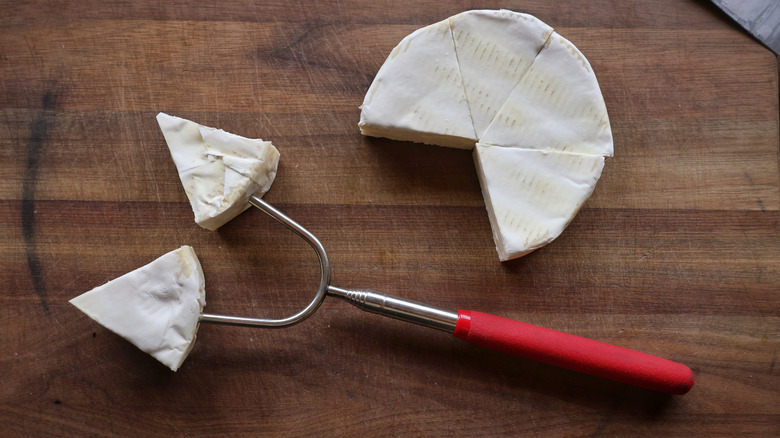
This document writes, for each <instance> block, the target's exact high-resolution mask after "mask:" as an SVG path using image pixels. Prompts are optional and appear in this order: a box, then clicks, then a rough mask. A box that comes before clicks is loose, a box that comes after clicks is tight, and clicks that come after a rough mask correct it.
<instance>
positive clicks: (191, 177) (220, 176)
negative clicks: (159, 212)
mask: <svg viewBox="0 0 780 438" xmlns="http://www.w3.org/2000/svg"><path fill="white" fill-rule="evenodd" d="M157 122H158V123H159V125H160V129H161V130H162V133H163V136H164V137H165V141H166V143H168V149H170V151H171V157H172V158H173V162H174V163H175V164H176V169H177V170H178V172H179V179H180V180H181V183H182V185H183V186H184V191H185V192H186V193H187V198H188V199H189V201H190V205H191V206H192V211H193V212H194V213H195V222H196V223H197V224H198V225H200V226H202V227H203V228H206V229H208V230H212V231H213V230H216V229H217V228H219V227H221V226H222V225H224V224H225V223H226V222H228V221H230V220H231V219H233V218H234V217H236V216H237V215H238V214H239V213H241V212H242V211H244V210H246V209H247V208H248V207H249V197H250V196H251V195H255V196H262V195H263V194H265V192H267V191H268V189H270V188H271V184H272V183H273V181H274V178H276V170H277V167H278V165H279V151H277V150H276V148H275V147H274V146H273V145H272V144H271V142H269V141H263V140H259V139H250V138H245V137H241V136H238V135H235V134H231V133H229V132H225V131H223V130H221V129H215V128H210V127H207V126H203V125H199V124H197V123H195V122H191V121H189V120H186V119H182V118H179V117H174V116H170V115H168V114H165V113H159V114H158V115H157Z"/></svg>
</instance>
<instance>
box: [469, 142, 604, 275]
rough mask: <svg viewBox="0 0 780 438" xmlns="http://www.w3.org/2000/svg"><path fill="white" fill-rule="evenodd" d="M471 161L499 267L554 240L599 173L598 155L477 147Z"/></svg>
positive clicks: (579, 205) (601, 163)
mask: <svg viewBox="0 0 780 438" xmlns="http://www.w3.org/2000/svg"><path fill="white" fill-rule="evenodd" d="M474 161H475V163H476V166H477V175H478V176H479V180H480V185H481V187H482V195H483V197H484V198H485V206H486V208H487V211H488V217H489V219H490V225H491V228H492V230H493V240H494V241H495V244H496V250H497V252H498V256H499V259H500V260H501V261H506V260H511V259H514V258H517V257H521V256H523V255H525V254H528V253H529V252H531V251H533V250H535V249H538V248H541V247H542V246H544V245H546V244H548V243H550V242H551V241H552V240H553V239H555V238H556V237H558V236H559V235H560V234H561V233H562V232H563V230H564V229H565V228H566V226H568V225H569V222H571V220H572V219H573V218H574V216H575V215H576V214H577V212H578V211H579V210H580V208H581V207H582V205H583V204H584V203H585V201H586V200H587V199H588V197H590V195H591V193H592V192H593V189H594V188H595V186H596V182H597V181H598V180H599V177H600V176H601V171H602V169H603V168H604V157H602V156H600V155H589V154H573V153H566V152H559V151H553V150H538V149H521V148H509V147H502V146H493V145H486V144H482V143H477V146H476V148H475V149H474Z"/></svg>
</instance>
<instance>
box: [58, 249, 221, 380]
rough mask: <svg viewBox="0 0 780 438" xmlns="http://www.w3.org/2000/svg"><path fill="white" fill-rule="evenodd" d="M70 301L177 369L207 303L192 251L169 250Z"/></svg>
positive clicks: (185, 353)
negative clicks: (146, 263) (144, 264)
mask: <svg viewBox="0 0 780 438" xmlns="http://www.w3.org/2000/svg"><path fill="white" fill-rule="evenodd" d="M70 303H71V304H73V305H74V306H76V307H77V308H78V309H79V310H81V311H82V312H84V313H86V314H87V316H89V317H90V318H92V319H94V320H95V321H97V322H98V323H100V324H101V325H103V326H104V327H106V328H107V329H109V330H111V331H112V332H114V333H116V334H118V335H119V336H122V337H123V338H125V339H127V340H128V341H130V342H132V343H133V344H134V345H135V346H137V347H138V348H140V349H141V350H143V351H145V352H147V353H149V354H151V355H152V356H154V358H155V359H157V360H159V361H160V362H162V363H163V364H165V365H166V366H167V367H169V368H170V369H171V370H173V371H176V370H177V369H179V367H180V366H181V364H182V362H184V359H185V358H186V357H187V355H188V354H189V352H190V350H191V349H192V346H193V344H194V342H195V338H196V333H197V331H198V319H199V318H200V314H201V312H202V311H203V306H205V305H206V292H205V281H204V279H203V271H202V270H201V267H200V262H199V261H198V257H197V256H196V255H195V251H194V250H193V249H192V248H191V247H189V246H182V247H181V248H179V249H177V250H175V251H171V252H169V253H168V254H165V255H164V256H162V257H160V258H158V259H157V260H155V261H153V262H151V263H149V264H148V265H146V266H143V267H141V268H138V269H136V270H135V271H132V272H129V273H127V274H125V275H123V276H121V277H119V278H117V279H114V280H111V281H109V282H108V283H106V284H104V285H102V286H99V287H96V288H95V289H92V290H91V291H89V292H86V293H84V294H82V295H79V296H77V297H76V298H73V299H72V300H70Z"/></svg>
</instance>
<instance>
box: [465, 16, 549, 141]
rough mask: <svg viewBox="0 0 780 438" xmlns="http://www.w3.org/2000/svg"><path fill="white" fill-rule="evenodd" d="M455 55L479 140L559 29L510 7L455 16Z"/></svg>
mask: <svg viewBox="0 0 780 438" xmlns="http://www.w3.org/2000/svg"><path fill="white" fill-rule="evenodd" d="M450 26H451V28H452V36H453V39H454V40H455V53H456V54H457V57H458V64H459V66H460V72H461V75H462V76H463V84H464V88H465V90H466V98H467V100H468V103H469V110H470V112H471V117H472V119H473V123H474V130H475V131H476V135H477V138H481V137H482V136H483V134H484V133H485V130H486V129H487V127H488V126H489V125H490V122H491V121H493V118H494V117H495V115H496V113H497V112H498V110H499V109H500V108H501V106H502V105H503V104H504V102H505V101H506V99H507V97H509V95H510V93H511V92H512V89H514V87H515V85H516V84H517V83H518V81H519V80H520V78H521V77H522V76H523V74H524V73H525V71H526V70H527V69H528V68H529V67H530V66H531V63H532V62H533V61H534V59H535V58H536V56H537V54H538V53H539V51H541V50H542V47H544V44H545V42H546V41H547V39H548V38H549V37H550V35H551V34H552V32H553V29H552V28H551V27H550V26H548V25H547V24H545V23H543V22H542V21H540V20H539V19H537V18H536V17H533V16H531V15H528V14H521V13H518V12H512V11H508V10H505V9H502V10H474V11H467V12H463V13H460V14H458V15H455V16H453V17H451V18H450Z"/></svg>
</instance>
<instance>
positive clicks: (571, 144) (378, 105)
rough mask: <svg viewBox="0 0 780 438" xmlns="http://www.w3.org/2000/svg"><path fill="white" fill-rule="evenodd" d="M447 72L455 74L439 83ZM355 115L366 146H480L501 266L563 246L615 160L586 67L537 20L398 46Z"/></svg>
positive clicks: (470, 26)
mask: <svg viewBox="0 0 780 438" xmlns="http://www.w3.org/2000/svg"><path fill="white" fill-rule="evenodd" d="M445 22H447V23H449V34H450V37H451V39H452V43H451V42H450V41H448V40H447V38H446V37H445V36H444V34H445V33H446V26H444V25H443V23H445ZM421 35H425V36H427V37H425V38H421V37H420V36H421ZM431 35H436V37H435V38H433V37H431ZM452 47H454V49H455V62H456V64H457V66H456V67H453V66H452V62H453V61H452V57H451V56H449V55H448V54H449V52H450V50H451V49H452ZM436 54H442V55H439V56H436ZM443 54H447V55H446V56H445V55H443ZM455 68H457V71H458V72H459V74H449V73H448V74H446V75H444V76H441V73H440V72H442V71H446V72H450V71H454V70H455ZM458 80H459V81H460V82H458ZM461 90H462V91H463V92H461ZM463 95H465V97H466V99H465V101H464V100H463V97H462V96H463ZM361 108H362V111H361V118H360V123H359V126H360V129H361V132H362V133H363V134H364V135H369V136H379V137H387V138H391V139H396V140H406V141H414V142H419V143H428V144H436V145H439V146H448V147H457V148H473V147H475V146H476V145H478V146H476V148H475V151H474V159H475V162H476V165H477V171H478V175H479V177H480V183H481V185H482V192H483V195H484V198H485V205H486V208H487V211H488V217H489V218H490V223H491V226H492V229H493V236H494V240H495V243H496V248H497V251H498V253H499V258H500V259H501V260H502V261H504V260H509V259H513V258H516V257H520V256H522V255H525V254H527V253H529V252H531V251H533V250H534V249H537V248H539V247H541V246H543V245H545V244H546V243H549V242H550V241H552V240H553V239H555V238H556V237H557V236H558V235H560V234H561V232H563V229H564V228H565V227H566V225H567V224H568V223H569V222H570V221H571V220H572V218H573V217H574V215H576V213H577V211H578V210H579V209H580V208H581V207H582V205H583V203H584V202H585V200H586V199H587V198H588V197H589V196H590V194H591V193H592V191H593V189H594V187H595V185H596V182H597V181H598V179H599V176H600V175H601V171H602V168H603V163H604V158H605V157H609V156H612V154H613V142H612V132H611V128H610V124H609V117H608V115H607V109H606V105H605V104H604V99H603V97H602V95H601V90H600V89H599V84H598V81H597V80H596V76H595V75H594V73H593V69H592V68H591V66H590V64H589V63H588V61H587V59H586V58H585V57H584V56H583V55H582V53H581V52H580V51H579V50H578V49H577V48H576V47H575V46H574V44H572V43H571V42H570V41H568V40H566V39H565V38H563V37H562V36H560V35H559V34H558V33H556V32H555V31H554V30H553V29H552V28H551V27H549V26H548V25H546V24H545V23H543V22H541V21H540V20H538V19H537V18H535V17H533V16H530V15H527V14H520V13H517V12H512V11H507V10H498V11H493V10H475V11H467V12H463V13H461V14H457V15H455V16H453V17H450V18H449V19H447V20H444V21H442V22H439V23H436V24H433V25H430V26H428V27H424V28H422V29H419V30H417V31H415V32H414V33H412V34H410V35H409V36H407V37H406V38H404V39H403V40H402V41H401V43H400V44H399V45H398V46H397V47H396V48H395V49H394V50H393V51H392V52H391V54H390V56H389V57H388V58H387V60H386V61H385V63H384V64H383V65H382V67H381V68H380V70H379V72H378V73H377V76H376V78H375V79H374V82H373V83H372V84H371V87H370V88H369V89H368V92H367V93H366V97H365V100H364V101H363V105H362V106H361ZM421 108H424V109H425V111H420V109H421ZM464 114H467V115H468V117H469V118H470V119H469V120H467V121H466V120H464ZM470 131H471V134H469V132H470ZM455 133H457V134H455ZM469 135H471V137H469ZM578 166H579V167H578Z"/></svg>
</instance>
